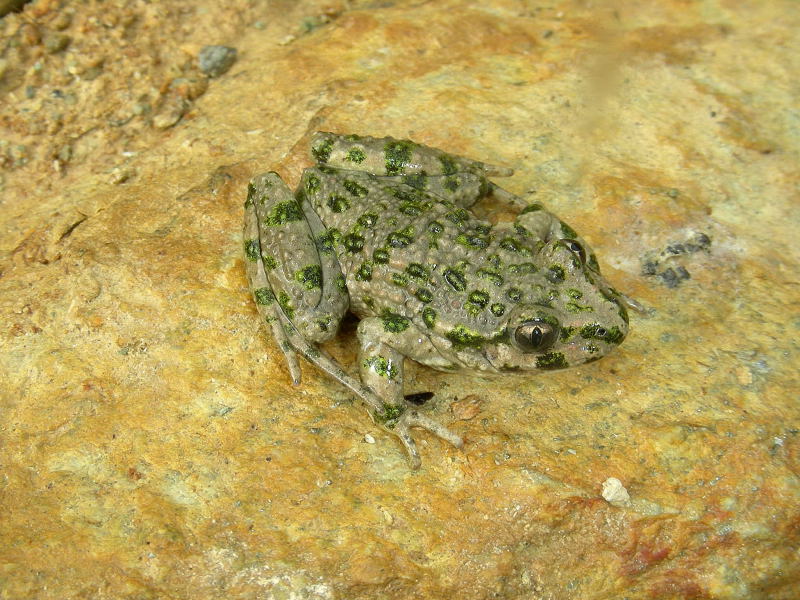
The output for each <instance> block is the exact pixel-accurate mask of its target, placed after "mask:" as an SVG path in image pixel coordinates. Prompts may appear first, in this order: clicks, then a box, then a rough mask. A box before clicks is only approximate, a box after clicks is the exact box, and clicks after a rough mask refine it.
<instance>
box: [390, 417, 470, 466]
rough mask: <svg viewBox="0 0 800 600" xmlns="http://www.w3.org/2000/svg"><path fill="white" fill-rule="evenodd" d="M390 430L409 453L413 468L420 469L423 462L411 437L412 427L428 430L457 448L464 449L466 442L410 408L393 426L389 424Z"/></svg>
mask: <svg viewBox="0 0 800 600" xmlns="http://www.w3.org/2000/svg"><path fill="white" fill-rule="evenodd" d="M387 427H388V428H389V430H390V431H391V432H392V433H394V434H395V435H396V436H397V437H399V438H400V441H401V442H402V444H403V446H404V447H405V449H406V452H408V458H409V461H411V468H412V469H418V468H419V467H420V464H422V461H421V460H420V457H419V451H418V450H417V444H416V443H415V442H414V438H413V437H412V435H411V428H412V427H420V428H422V429H427V430H428V431H430V432H431V433H432V434H434V435H435V436H437V437H440V438H442V439H443V440H445V441H446V442H450V443H451V444H452V445H453V446H455V447H456V448H463V447H464V440H463V439H462V438H461V436H459V435H458V434H455V433H453V432H452V431H450V430H449V429H448V428H447V427H445V426H444V425H442V424H441V423H437V422H436V421H434V420H433V419H431V418H429V417H426V416H425V415H421V414H419V412H418V411H417V410H416V409H413V408H408V409H406V410H405V412H403V414H402V415H400V418H398V419H397V420H396V421H395V422H394V423H393V424H391V425H390V424H387Z"/></svg>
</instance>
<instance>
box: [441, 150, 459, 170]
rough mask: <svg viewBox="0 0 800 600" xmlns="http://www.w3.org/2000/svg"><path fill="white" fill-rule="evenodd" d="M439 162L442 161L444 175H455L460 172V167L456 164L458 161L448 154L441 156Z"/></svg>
mask: <svg viewBox="0 0 800 600" xmlns="http://www.w3.org/2000/svg"><path fill="white" fill-rule="evenodd" d="M439 162H440V163H442V174H443V175H455V174H456V173H458V167H457V166H456V161H455V160H454V159H453V157H452V156H450V155H448V154H443V155H441V156H440V157H439Z"/></svg>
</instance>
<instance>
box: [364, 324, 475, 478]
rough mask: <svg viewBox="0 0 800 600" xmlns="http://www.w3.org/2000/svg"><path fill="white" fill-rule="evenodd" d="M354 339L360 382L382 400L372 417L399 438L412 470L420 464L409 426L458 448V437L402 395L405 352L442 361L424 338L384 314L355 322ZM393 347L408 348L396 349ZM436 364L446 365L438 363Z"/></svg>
mask: <svg viewBox="0 0 800 600" xmlns="http://www.w3.org/2000/svg"><path fill="white" fill-rule="evenodd" d="M358 339H359V344H360V350H359V355H358V366H359V371H360V373H361V381H362V382H363V383H364V385H366V386H368V387H369V388H370V389H372V390H374V391H375V393H376V395H377V396H378V397H379V398H381V400H382V401H383V406H382V409H381V410H380V411H376V412H375V413H374V414H373V416H374V418H375V420H376V421H378V422H379V423H380V424H382V425H383V426H384V427H386V428H387V429H388V430H389V431H391V432H392V433H394V434H395V435H396V436H397V437H398V438H400V441H401V442H402V444H403V446H405V448H406V451H407V452H408V455H409V458H410V460H411V466H412V467H413V468H415V469H416V468H418V467H419V465H420V457H419V452H418V451H417V446H416V444H415V442H414V438H413V437H412V435H411V428H412V427H420V428H422V429H427V430H428V431H430V432H431V433H433V434H434V435H436V436H438V437H440V438H442V439H443V440H445V441H448V442H450V443H451V444H452V445H453V446H456V447H457V448H461V447H462V446H463V443H464V442H463V440H462V439H461V437H460V436H458V435H457V434H455V433H453V432H452V431H450V430H449V429H447V428H446V427H444V426H443V425H441V424H439V423H437V422H436V421H434V420H433V419H431V418H429V417H427V416H425V415H423V414H421V413H420V412H419V411H418V410H417V409H416V408H415V407H414V406H413V405H412V404H410V403H409V402H408V401H407V400H406V398H405V397H404V395H403V363H404V360H405V358H406V356H407V355H410V356H413V357H414V358H417V359H419V360H420V361H421V362H425V363H426V364H434V363H436V362H437V361H439V362H442V361H444V359H441V358H439V354H438V352H437V351H436V349H435V348H434V347H433V345H432V344H431V343H430V342H429V341H428V339H427V337H426V336H425V335H423V334H421V333H420V332H419V331H418V330H417V329H416V327H415V326H414V325H413V324H412V323H411V322H410V321H409V320H408V319H406V318H405V317H402V316H400V315H388V316H384V317H369V318H367V319H363V320H362V321H361V322H360V323H359V324H358ZM394 346H399V347H402V348H404V349H409V350H408V351H405V352H400V351H398V350H396V349H395V347H394ZM438 366H439V367H444V366H447V365H445V364H444V363H442V364H441V365H438Z"/></svg>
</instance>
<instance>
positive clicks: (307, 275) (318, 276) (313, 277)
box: [294, 265, 322, 290]
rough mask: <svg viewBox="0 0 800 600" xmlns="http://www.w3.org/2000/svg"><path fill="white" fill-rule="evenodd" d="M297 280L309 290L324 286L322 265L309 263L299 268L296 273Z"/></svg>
mask: <svg viewBox="0 0 800 600" xmlns="http://www.w3.org/2000/svg"><path fill="white" fill-rule="evenodd" d="M294 278H295V280H296V281H297V282H298V283H300V284H301V285H302V286H303V287H304V288H306V289H307V290H313V289H316V288H320V287H322V267H321V266H320V265H308V266H307V267H303V268H302V269H300V270H298V271H297V272H296V273H295V274H294Z"/></svg>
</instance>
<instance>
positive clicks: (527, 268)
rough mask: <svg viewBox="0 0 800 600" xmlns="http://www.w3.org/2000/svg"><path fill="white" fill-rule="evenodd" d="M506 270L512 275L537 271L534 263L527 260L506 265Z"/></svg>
mask: <svg viewBox="0 0 800 600" xmlns="http://www.w3.org/2000/svg"><path fill="white" fill-rule="evenodd" d="M506 270H507V271H508V272H509V273H511V274H512V275H530V274H531V273H536V271H538V269H537V268H536V265H534V264H533V263H529V262H524V263H516V264H512V265H508V266H507V267H506Z"/></svg>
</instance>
